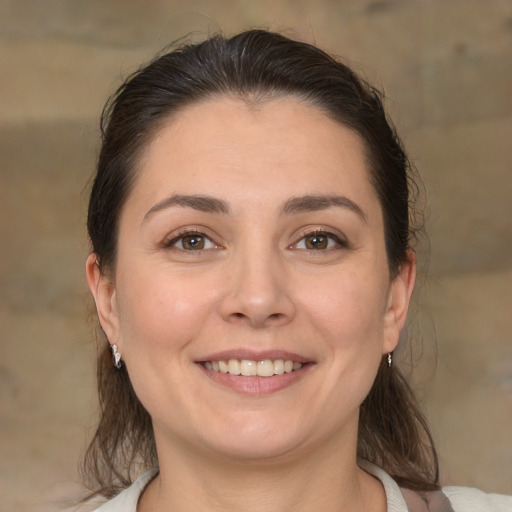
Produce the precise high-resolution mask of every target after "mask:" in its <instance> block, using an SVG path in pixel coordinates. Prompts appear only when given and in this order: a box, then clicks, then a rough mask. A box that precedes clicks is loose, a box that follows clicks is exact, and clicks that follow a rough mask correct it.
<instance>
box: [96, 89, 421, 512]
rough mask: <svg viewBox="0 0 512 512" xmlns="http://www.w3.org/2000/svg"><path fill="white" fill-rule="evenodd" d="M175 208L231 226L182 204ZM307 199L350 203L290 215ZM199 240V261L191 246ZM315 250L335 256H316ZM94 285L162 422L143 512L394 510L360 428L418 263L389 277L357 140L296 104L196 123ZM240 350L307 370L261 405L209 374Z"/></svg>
mask: <svg viewBox="0 0 512 512" xmlns="http://www.w3.org/2000/svg"><path fill="white" fill-rule="evenodd" d="M177 194H178V195H180V196H189V195H193V196H198V195H200V196H208V197H210V198H215V199H218V200H220V201H222V202H223V208H224V207H225V208H224V209H225V210H227V213H226V212H223V211H213V212H212V211H200V210H198V209H197V204H195V207H191V206H190V204H188V205H187V204H181V202H180V204H170V203H172V201H169V200H168V198H170V197H171V198H172V197H175V196H176V195H177ZM304 196H325V197H333V196H336V197H338V198H340V197H341V198H345V199H348V200H349V201H348V202H347V201H345V203H343V202H342V204H341V205H340V201H339V200H338V203H337V204H332V205H330V206H328V207H326V208H322V209H318V208H316V209H311V208H308V207H307V206H304V204H303V205H302V206H303V207H302V208H301V209H295V210H293V211H286V212H284V211H283V207H284V205H286V204H288V205H289V204H290V200H291V199H294V198H301V197H304ZM345 199H344V200H345ZM175 202H176V201H174V203H175ZM303 203H304V202H303ZM347 204H349V205H352V206H351V207H348V206H346V205H347ZM353 205H356V207H354V206H353ZM358 210H359V211H358ZM190 231H193V232H194V233H193V236H196V237H197V236H198V234H197V233H195V232H197V231H200V232H201V233H202V235H200V236H201V237H204V238H199V242H200V244H202V243H204V248H203V249H202V250H192V249H190V241H191V239H190V238H188V239H183V238H179V237H180V236H183V234H184V233H190ZM324 232H328V233H331V234H330V235H325V234H323V233H324ZM315 234H316V235H320V237H321V242H322V243H323V244H325V243H326V242H327V247H325V248H324V246H323V245H322V244H320V247H319V248H310V247H311V243H312V241H314V240H313V239H314V238H315ZM325 236H326V237H327V238H322V237H325ZM184 241H185V245H183V244H184ZM196 242H197V240H196ZM187 243H188V244H189V245H187ZM87 279H88V283H89V287H90V289H91V292H92V294H93V296H94V299H95V301H96V305H97V310H98V315H99V318H100V322H101V325H102V327H103V329H104V331H105V333H106V335H107V337H108V339H109V342H110V343H116V344H117V346H118V348H119V351H120V352H121V354H122V357H123V362H124V364H126V366H127V369H128V371H129V374H130V378H131V380H132V383H133V386H134V389H135V391H136V393H137V395H138V397H139V399H140V400H141V402H142V403H143V405H144V406H145V407H146V409H147V410H148V412H149V413H150V415H151V417H152V419H153V425H154V431H155V437H156V442H157V449H158V454H159V461H160V474H159V476H158V477H157V478H156V479H155V480H154V481H153V482H152V483H151V484H150V485H149V486H148V488H147V490H146V491H145V492H144V494H143V497H142V499H141V500H140V503H139V508H138V510H140V511H143V512H144V511H149V510H158V511H161V512H163V511H166V510H169V511H170V510H172V511H182V510H183V511H185V510H196V511H203V510H204V511H206V510H224V511H228V510H246V511H252V510H258V511H259V512H261V511H266V510H268V511H270V510H271V511H274V512H275V511H280V510H283V511H284V510H295V511H316V510H326V511H327V510H346V511H362V510H372V511H384V510H386V505H385V496H384V492H383V489H382V488H381V486H380V483H379V482H377V480H375V479H374V478H373V477H371V476H370V475H368V474H367V473H365V472H364V471H362V470H361V469H359V468H358V466H357V464H356V444H357V424H358V413H359V406H360V404H361V402H362V401H363V399H364V397H365V396H366V395H367V393H368V392H369V390H370V388H371V385H372V383H373V380H374V378H375V375H376V373H377V369H378V366H379V364H380V361H381V359H382V357H383V355H384V354H387V353H388V352H390V351H393V350H394V349H395V347H396V345H397V343H398V338H399V333H400V330H401V329H402V327H403V325H404V322H405V318H406V314H407V308H408V304H409V300H410V296H411V293H412V290H413V287H414V279H415V262H414V259H413V258H412V257H411V258H410V261H409V262H406V263H404V264H403V265H402V267H401V268H400V271H399V274H398V275H397V276H396V277H395V278H394V279H391V278H390V274H389V269H388V266H387V262H386V251H385V245H384V228H383V217H382V211H381V208H380V204H379V202H378V199H377V196H376V193H375V191H374V189H373V187H372V185H371V184H370V182H369V179H368V172H367V163H366V161H365V157H364V153H363V146H362V143H361V141H360V139H359V137H358V136H357V134H355V133H354V132H352V131H351V130H350V129H348V128H347V127H345V126H343V125H340V124H339V123H336V122H334V121H332V120H330V119H328V118H327V117H326V116H325V115H324V114H323V113H322V112H321V111H319V110H318V109H317V108H315V107H312V106H310V105H307V104H305V103H303V102H300V101H299V100H297V99H295V98H281V99H274V100H272V101H268V102H264V103H260V104H258V105H257V106H256V107H254V106H252V107H248V106H247V105H246V103H245V102H243V101H242V100H240V99H236V98H227V97H221V98H216V99H211V100H208V101H206V102H202V103H198V104H195V105H192V106H190V107H188V108H186V109H185V110H183V111H181V112H180V113H179V114H177V115H176V116H174V117H173V118H172V119H171V120H170V121H169V122H168V123H167V124H166V125H165V126H164V127H163V128H162V129H161V130H160V131H159V132H158V134H157V135H156V136H155V138H154V139H153V141H152V143H151V144H150V145H149V147H148V148H147V151H146V152H145V154H144V157H143V158H142V161H141V162H140V169H139V173H138V177H137V180H136V183H135V186H134V189H133V191H132V192H131V195H130V196H129V197H128V199H127V202H126V204H125V205H124V208H123V209H122V212H121V217H120V227H119V247H118V259H117V262H116V268H115V270H114V271H113V272H111V273H108V274H106V273H105V274H102V273H101V272H100V270H99V267H98V265H97V264H96V258H95V255H94V254H92V255H91V256H90V257H89V259H88V262H87ZM226 350H227V351H230V350H242V351H243V350H250V351H256V352H259V351H265V350H281V351H287V352H293V353H295V354H299V355H300V356H302V357H303V358H304V359H305V360H307V361H309V362H310V364H308V367H307V370H306V371H303V374H301V378H299V379H296V380H294V381H293V382H292V383H290V384H289V385H286V386H284V387H283V388H282V389H278V390H277V391H273V392H270V391H271V390H270V388H269V384H268V382H269V381H267V380H265V379H260V381H261V382H260V386H261V387H260V390H261V392H260V393H258V392H257V391H256V392H255V391H254V389H253V390H252V392H251V393H249V394H247V393H244V392H241V391H240V390H239V389H235V388H232V387H229V386H226V385H222V384H219V383H217V382H215V380H213V379H212V378H211V376H210V375H208V372H206V371H204V368H203V367H202V366H200V365H199V364H198V361H201V360H204V359H205V358H208V356H209V355H211V354H214V353H216V352H219V351H226ZM239 378H240V379H243V378H244V377H239ZM272 378H273V377H272ZM248 496H249V498H248Z"/></svg>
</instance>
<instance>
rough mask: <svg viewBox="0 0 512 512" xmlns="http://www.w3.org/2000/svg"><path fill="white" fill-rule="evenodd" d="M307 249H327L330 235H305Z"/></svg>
mask: <svg viewBox="0 0 512 512" xmlns="http://www.w3.org/2000/svg"><path fill="white" fill-rule="evenodd" d="M304 242H305V244H306V248H307V249H327V247H328V245H329V237H328V236H327V235H323V234H320V233H313V234H311V235H307V236H305V237H304Z"/></svg>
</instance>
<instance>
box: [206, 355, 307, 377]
mask: <svg viewBox="0 0 512 512" xmlns="http://www.w3.org/2000/svg"><path fill="white" fill-rule="evenodd" d="M201 364H202V365H203V366H204V367H205V368H206V369H207V370H210V371H213V372H217V373H225V374H229V375H240V376H243V377H273V376H274V375H283V374H284V373H293V372H296V371H298V370H301V369H302V368H303V366H304V364H303V363H298V362H295V361H292V360H290V359H273V360H272V359H263V360H261V361H254V360H251V359H229V360H220V361H203V362H202V363H201Z"/></svg>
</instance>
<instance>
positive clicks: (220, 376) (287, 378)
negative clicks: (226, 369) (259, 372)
mask: <svg viewBox="0 0 512 512" xmlns="http://www.w3.org/2000/svg"><path fill="white" fill-rule="evenodd" d="M197 366H198V367H199V368H200V369H201V370H202V371H203V373H204V374H205V375H206V376H208V377H209V378H210V379H212V380H213V381H214V382H216V383H217V384H220V385H222V386H224V387H226V388H229V389H231V390H233V391H235V392H237V393H241V394H244V395H251V396H263V395H270V394H272V393H277V392H278V391H281V390H283V389H285V388H287V387H289V386H291V385H292V384H294V383H295V382H297V381H299V380H300V379H302V377H304V375H306V373H307V372H308V371H309V369H310V368H311V367H312V366H314V365H313V364H311V363H309V364H305V365H304V366H303V367H302V368H301V369H300V370H295V371H293V372H290V373H283V374H281V375H273V376H272V377H245V376H243V375H230V374H229V373H221V372H215V371H212V370H208V369H207V368H205V367H204V366H203V365H202V364H200V363H197Z"/></svg>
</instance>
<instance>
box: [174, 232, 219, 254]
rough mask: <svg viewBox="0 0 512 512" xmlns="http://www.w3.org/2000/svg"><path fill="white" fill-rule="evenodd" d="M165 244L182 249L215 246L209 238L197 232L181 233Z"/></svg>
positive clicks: (211, 247)
mask: <svg viewBox="0 0 512 512" xmlns="http://www.w3.org/2000/svg"><path fill="white" fill-rule="evenodd" d="M165 246H166V247H167V248H173V249H180V250H182V251H202V250H207V249H215V248H216V247H217V246H216V245H215V243H214V242H213V241H212V240H211V239H210V238H208V237H207V236H206V235H205V234H204V233H199V232H188V233H182V234H181V235H179V236H177V237H174V238H173V239H171V240H169V241H168V242H166V244H165Z"/></svg>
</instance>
